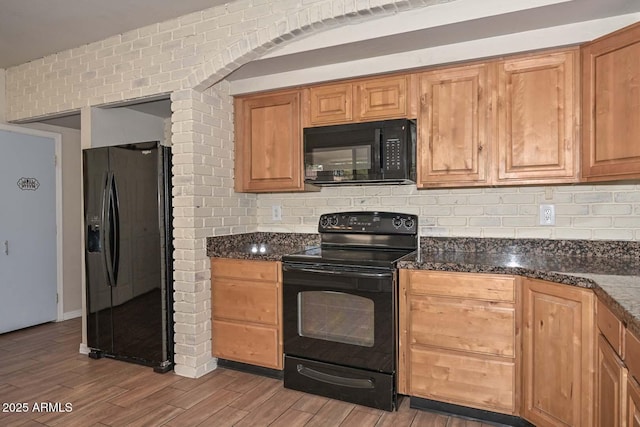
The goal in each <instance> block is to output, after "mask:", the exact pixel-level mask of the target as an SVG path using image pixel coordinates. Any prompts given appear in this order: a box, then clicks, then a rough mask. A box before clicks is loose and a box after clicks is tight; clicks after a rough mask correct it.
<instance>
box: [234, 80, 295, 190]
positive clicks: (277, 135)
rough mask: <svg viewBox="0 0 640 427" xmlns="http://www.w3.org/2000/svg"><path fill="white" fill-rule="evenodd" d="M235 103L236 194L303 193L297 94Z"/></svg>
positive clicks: (255, 97)
mask: <svg viewBox="0 0 640 427" xmlns="http://www.w3.org/2000/svg"><path fill="white" fill-rule="evenodd" d="M235 102H236V105H235V112H236V117H235V120H236V154H235V159H236V160H235V161H236V171H235V178H236V181H235V188H236V191H238V192H267V191H268V192H271V191H301V190H303V189H304V185H303V180H302V129H301V126H300V93H299V92H298V91H289V92H278V93H275V94H270V95H260V96H251V97H246V98H237V99H236V101H235Z"/></svg>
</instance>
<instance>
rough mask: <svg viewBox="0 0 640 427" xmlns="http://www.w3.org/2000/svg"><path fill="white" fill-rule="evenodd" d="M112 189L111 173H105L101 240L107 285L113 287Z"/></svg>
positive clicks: (114, 282)
mask: <svg viewBox="0 0 640 427" xmlns="http://www.w3.org/2000/svg"><path fill="white" fill-rule="evenodd" d="M112 189H113V173H112V172H107V182H106V184H105V188H104V190H103V199H102V223H103V226H102V230H103V232H102V239H103V243H104V244H103V248H104V251H103V254H104V264H105V268H106V270H107V285H109V286H111V287H113V286H115V284H116V281H115V278H114V275H113V253H112V248H111V246H112V232H113V215H112V213H113V211H112V199H113V196H112Z"/></svg>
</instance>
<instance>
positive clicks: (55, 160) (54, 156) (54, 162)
mask: <svg viewBox="0 0 640 427" xmlns="http://www.w3.org/2000/svg"><path fill="white" fill-rule="evenodd" d="M53 165H54V166H58V155H57V154H54V155H53Z"/></svg>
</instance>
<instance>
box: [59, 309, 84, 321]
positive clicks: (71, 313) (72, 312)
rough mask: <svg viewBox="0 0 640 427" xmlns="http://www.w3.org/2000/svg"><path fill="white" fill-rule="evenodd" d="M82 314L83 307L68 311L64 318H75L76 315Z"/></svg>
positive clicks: (63, 315)
mask: <svg viewBox="0 0 640 427" xmlns="http://www.w3.org/2000/svg"><path fill="white" fill-rule="evenodd" d="M81 316H82V309H80V310H74V311H67V312H65V313H63V314H62V320H69V319H75V318H76V317H81Z"/></svg>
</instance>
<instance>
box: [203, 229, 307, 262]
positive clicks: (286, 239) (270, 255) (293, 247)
mask: <svg viewBox="0 0 640 427" xmlns="http://www.w3.org/2000/svg"><path fill="white" fill-rule="evenodd" d="M319 244H320V235H318V234H305V233H266V232H256V233H245V234H235V235H230V236H216V237H209V238H208V239H207V255H208V256H209V257H218V258H235V259H255V260H263V261H280V260H282V257H283V256H284V255H287V254H292V253H296V252H300V251H303V250H305V249H307V248H309V247H311V246H318V245H319Z"/></svg>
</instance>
